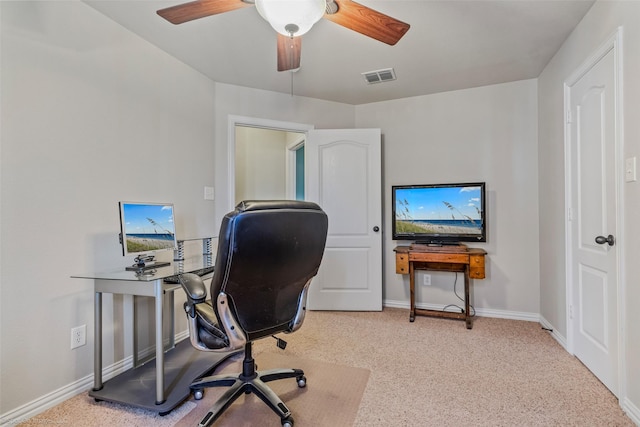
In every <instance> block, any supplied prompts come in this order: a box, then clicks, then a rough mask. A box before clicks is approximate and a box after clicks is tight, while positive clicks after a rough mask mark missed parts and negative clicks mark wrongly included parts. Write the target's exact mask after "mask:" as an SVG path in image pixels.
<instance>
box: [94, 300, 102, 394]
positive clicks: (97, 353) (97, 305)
mask: <svg viewBox="0 0 640 427" xmlns="http://www.w3.org/2000/svg"><path fill="white" fill-rule="evenodd" d="M93 305H94V307H93V390H94V391H98V390H101V389H102V292H96V295H95V298H94V302H93Z"/></svg>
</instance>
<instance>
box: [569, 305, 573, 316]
mask: <svg viewBox="0 0 640 427" xmlns="http://www.w3.org/2000/svg"><path fill="white" fill-rule="evenodd" d="M569 319H573V306H572V305H570V306H569Z"/></svg>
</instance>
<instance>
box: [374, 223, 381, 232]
mask: <svg viewBox="0 0 640 427" xmlns="http://www.w3.org/2000/svg"><path fill="white" fill-rule="evenodd" d="M373 231H375V232H376V233H377V232H378V231H380V227H378V226H377V225H376V226H375V227H373Z"/></svg>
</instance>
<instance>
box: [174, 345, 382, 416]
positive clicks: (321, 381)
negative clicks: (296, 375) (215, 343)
mask: <svg viewBox="0 0 640 427" xmlns="http://www.w3.org/2000/svg"><path fill="white" fill-rule="evenodd" d="M242 356H243V355H242V354H240V355H238V356H234V358H233V359H232V360H231V361H230V362H231V363H226V365H227V366H224V367H223V368H222V369H220V371H219V372H216V374H217V373H237V372H240V371H241V370H242V365H241V363H242ZM254 357H255V360H256V363H257V365H258V369H259V370H267V369H274V368H297V369H302V370H304V373H305V376H306V377H307V386H306V387H304V388H299V387H298V385H297V383H296V381H295V379H293V378H290V379H283V380H278V381H273V382H269V383H268V384H269V386H270V387H271V389H272V390H273V391H274V392H275V393H276V394H277V395H278V396H280V398H281V399H282V400H283V401H284V403H285V404H286V405H287V407H288V408H289V410H290V411H291V414H292V417H293V419H294V421H295V424H296V426H350V425H353V423H354V421H355V418H356V414H357V412H358V408H359V406H360V400H361V399H362V395H363V393H364V390H365V388H366V385H367V381H368V379H369V373H370V371H369V370H368V369H363V368H354V367H349V366H344V365H336V364H333V363H325V362H319V361H316V360H312V359H306V358H297V357H291V356H287V355H286V353H267V352H265V353H261V354H258V355H255V356H254ZM225 390H226V388H224V387H223V388H217V387H216V388H209V389H206V390H205V397H204V399H202V400H200V401H195V402H197V403H196V405H197V408H196V409H194V410H192V411H190V412H189V413H188V414H187V415H186V416H185V417H184V418H183V419H181V420H180V421H179V422H178V423H177V424H176V427H193V426H197V425H198V422H200V420H201V419H202V418H203V417H204V416H205V414H206V413H207V412H208V410H209V408H210V407H211V406H213V404H214V403H215V401H216V400H217V399H218V398H219V397H220V396H221V395H222V394H223V393H224V392H225ZM192 399H193V398H192ZM192 402H194V401H193V400H191V401H188V402H186V403H192ZM214 425H215V426H216V427H245V426H246V427H249V426H257V425H259V426H261V427H270V426H273V427H278V426H280V425H281V423H280V418H279V417H278V416H277V415H276V414H275V413H274V412H273V411H272V410H271V409H270V408H269V407H268V406H267V405H266V404H265V403H264V402H262V400H260V399H259V398H258V397H257V396H255V395H254V394H248V395H243V396H240V397H239V398H238V400H236V401H235V402H234V403H233V404H232V405H231V406H230V407H229V408H227V410H226V411H225V412H224V413H223V415H222V416H221V417H220V418H219V419H218V420H216V422H215V424H214Z"/></svg>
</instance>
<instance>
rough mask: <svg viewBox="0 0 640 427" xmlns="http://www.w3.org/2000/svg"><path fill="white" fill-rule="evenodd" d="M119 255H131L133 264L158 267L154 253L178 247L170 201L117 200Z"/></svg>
mask: <svg viewBox="0 0 640 427" xmlns="http://www.w3.org/2000/svg"><path fill="white" fill-rule="evenodd" d="M119 207H120V242H121V243H122V255H123V256H127V255H134V256H135V257H136V258H135V261H136V264H135V265H134V266H132V268H136V269H139V268H143V267H149V268H151V267H160V266H162V265H169V263H168V262H165V263H162V264H160V263H158V262H155V260H154V258H155V254H156V253H157V252H160V251H166V250H173V249H176V248H177V239H176V229H175V223H174V217H173V204H171V203H141V202H119Z"/></svg>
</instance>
